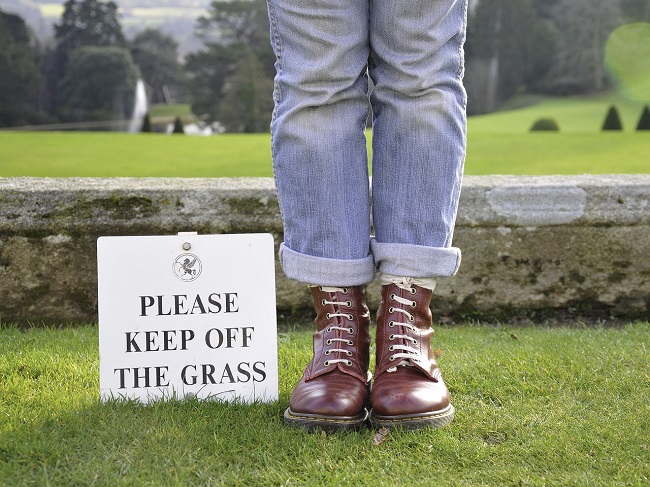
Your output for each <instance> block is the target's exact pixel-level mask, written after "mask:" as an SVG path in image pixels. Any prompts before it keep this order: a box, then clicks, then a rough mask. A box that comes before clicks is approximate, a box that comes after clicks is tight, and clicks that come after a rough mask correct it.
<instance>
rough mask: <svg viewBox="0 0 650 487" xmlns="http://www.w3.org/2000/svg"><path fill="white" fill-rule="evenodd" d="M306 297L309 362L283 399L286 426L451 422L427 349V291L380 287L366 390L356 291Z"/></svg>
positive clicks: (365, 315)
mask: <svg viewBox="0 0 650 487" xmlns="http://www.w3.org/2000/svg"><path fill="white" fill-rule="evenodd" d="M312 296H313V298H314V307H315V309H316V319H315V320H314V322H315V323H316V327H317V330H318V331H317V332H316V333H315V334H314V357H313V359H312V360H311V362H310V363H309V365H307V368H306V369H305V372H304V374H303V376H302V378H301V379H300V381H299V382H298V384H297V385H296V387H295V388H294V390H293V393H292V394H291V401H290V405H289V408H287V410H286V411H285V413H284V418H285V422H286V423H287V424H290V425H293V426H300V427H304V428H307V429H315V428H320V429H322V430H326V431H333V430H342V429H357V428H360V427H361V426H363V425H364V424H365V423H366V421H368V420H369V421H370V423H371V424H372V425H373V426H374V427H376V428H391V427H402V428H405V429H418V428H423V427H434V428H437V427H441V426H444V425H446V424H448V423H450V422H451V420H452V419H453V417H454V407H453V406H452V405H451V402H450V400H449V391H448V390H447V386H446V385H445V383H444V381H443V379H442V374H441V372H440V369H439V368H438V364H437V363H436V360H435V357H434V355H433V352H432V351H431V347H430V342H431V336H432V335H433V329H432V328H431V310H430V309H429V304H430V302H431V296H432V291H430V290H428V289H425V288H422V287H419V286H416V285H411V286H410V287H408V288H406V287H401V286H398V285H396V284H388V285H385V286H382V300H381V305H380V307H379V310H378V312H377V339H376V345H377V357H376V365H375V375H374V380H372V387H371V386H370V383H371V377H372V375H371V374H370V372H369V371H368V366H369V362H370V334H369V331H368V328H369V325H370V312H369V311H368V307H367V306H366V304H365V300H364V295H363V288H362V287H361V286H354V287H347V288H334V287H324V286H321V287H312ZM368 407H370V412H369V413H368Z"/></svg>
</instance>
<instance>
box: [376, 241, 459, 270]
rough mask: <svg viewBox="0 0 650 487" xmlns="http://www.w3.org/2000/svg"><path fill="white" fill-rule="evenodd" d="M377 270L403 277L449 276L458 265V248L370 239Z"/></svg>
mask: <svg viewBox="0 0 650 487" xmlns="http://www.w3.org/2000/svg"><path fill="white" fill-rule="evenodd" d="M370 250H371V253H372V255H373V257H374V258H375V265H376V266H377V269H379V272H382V273H384V274H392V275H395V276H404V277H449V276H453V275H454V274H456V272H457V271H458V267H459V266H460V249H458V248H456V247H426V246H423V245H412V244H397V243H379V242H377V241H376V240H375V239H372V240H371V241H370Z"/></svg>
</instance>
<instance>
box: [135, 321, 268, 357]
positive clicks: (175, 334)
mask: <svg viewBox="0 0 650 487" xmlns="http://www.w3.org/2000/svg"><path fill="white" fill-rule="evenodd" d="M254 331H255V327H254V326H242V327H227V328H224V329H223V330H221V329H219V328H211V329H209V330H208V331H207V332H205V336H204V337H203V340H204V342H205V344H206V346H207V347H208V348H211V349H217V348H222V347H223V348H235V347H241V348H247V347H250V342H251V339H252V336H253V332H254ZM124 336H125V338H126V352H127V353H130V352H166V351H170V350H187V345H188V343H189V342H191V341H192V340H194V337H195V336H196V334H195V333H194V331H193V330H162V331H160V330H155V331H127V332H126V333H125V334H124Z"/></svg>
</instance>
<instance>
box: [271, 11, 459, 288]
mask: <svg viewBox="0 0 650 487" xmlns="http://www.w3.org/2000/svg"><path fill="white" fill-rule="evenodd" d="M268 8H269V19H270V23H271V44H272V46H273V49H274V52H275V54H276V58H277V61H276V70H277V74H276V77H275V89H274V94H273V96H274V101H275V110H274V112H273V119H272V122H271V148H272V154H273V168H274V174H275V183H276V188H277V191H278V198H279V201H280V209H281V212H282V218H283V223H284V231H285V233H284V242H283V243H282V244H281V247H280V260H281V264H282V267H283V270H284V272H285V274H286V275H287V277H289V278H292V279H296V280H298V281H301V282H307V283H311V284H318V285H332V286H342V285H345V286H352V285H360V284H365V283H367V282H370V281H371V280H372V279H373V277H374V274H375V270H376V269H378V270H379V271H381V272H385V273H388V274H393V275H403V276H408V277H436V276H449V275H453V274H454V273H455V272H456V270H457V269H458V265H459V263H460V250H459V249H457V248H453V247H451V243H452V237H453V229H454V224H455V219H456V211H457V207H458V197H459V193H460V185H461V179H462V173H463V164H464V159H465V145H466V128H465V127H466V116H465V106H466V95H465V90H464V88H463V85H462V76H463V43H464V40H465V27H466V15H467V2H466V0H268ZM368 75H369V76H370V77H371V78H372V80H373V82H374V85H375V87H374V90H373V91H372V93H370V96H368ZM369 111H371V112H372V117H373V140H372V146H373V174H372V199H371V192H370V183H369V174H368V161H367V151H366V139H365V126H366V119H367V116H368V113H369ZM371 203H372V222H373V225H374V231H375V235H374V238H372V239H371V235H370V231H371V222H370V215H371ZM371 242H372V245H371Z"/></svg>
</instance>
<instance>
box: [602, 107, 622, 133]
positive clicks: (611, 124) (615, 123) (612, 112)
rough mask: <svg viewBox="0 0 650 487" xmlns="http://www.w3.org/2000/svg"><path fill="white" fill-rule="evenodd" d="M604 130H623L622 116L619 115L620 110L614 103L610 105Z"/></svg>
mask: <svg viewBox="0 0 650 487" xmlns="http://www.w3.org/2000/svg"><path fill="white" fill-rule="evenodd" d="M603 130H623V124H622V123H621V117H620V116H619V115H618V110H617V109H616V107H615V106H614V105H612V106H611V107H609V110H608V111H607V116H606V117H605V122H604V123H603Z"/></svg>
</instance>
